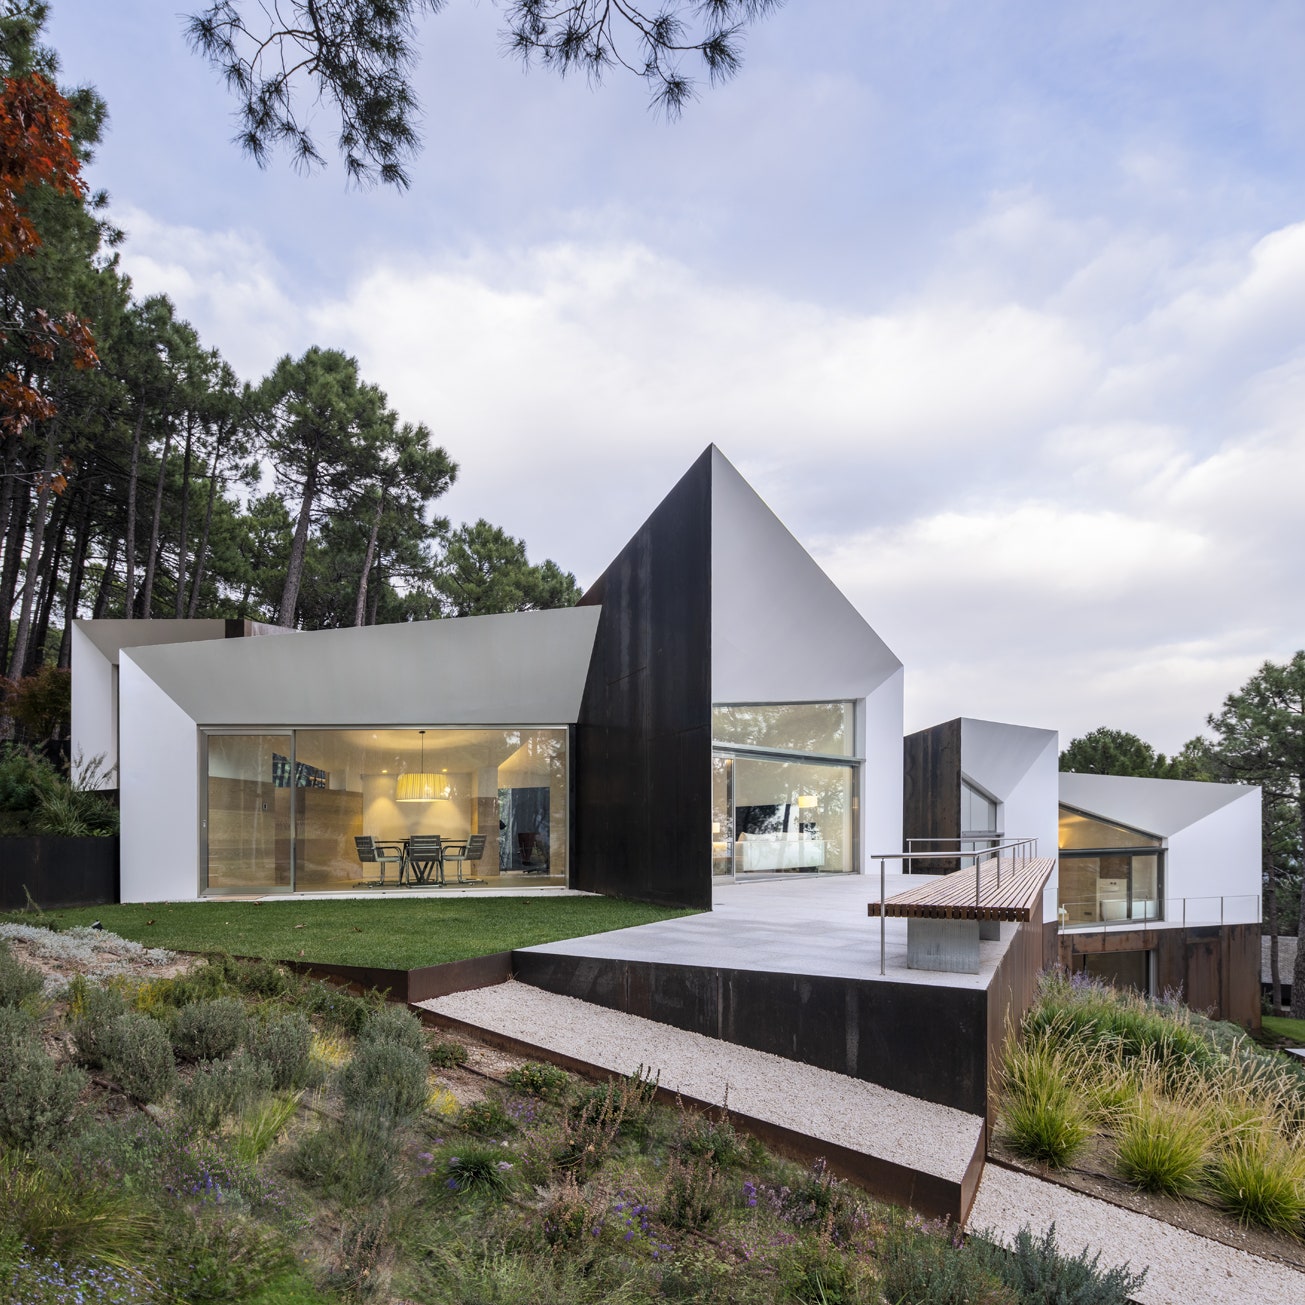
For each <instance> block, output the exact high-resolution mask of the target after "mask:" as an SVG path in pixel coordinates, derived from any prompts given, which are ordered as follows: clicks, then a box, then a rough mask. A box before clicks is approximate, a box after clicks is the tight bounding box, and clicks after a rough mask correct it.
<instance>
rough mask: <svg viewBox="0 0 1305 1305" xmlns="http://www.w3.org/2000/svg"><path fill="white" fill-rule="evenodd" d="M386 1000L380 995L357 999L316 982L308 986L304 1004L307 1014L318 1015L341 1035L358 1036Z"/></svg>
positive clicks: (327, 984) (375, 994)
mask: <svg viewBox="0 0 1305 1305" xmlns="http://www.w3.org/2000/svg"><path fill="white" fill-rule="evenodd" d="M383 1000H384V998H383V997H381V995H380V994H379V993H372V994H370V995H369V996H367V997H355V996H354V995H353V993H351V992H346V991H345V990H344V989H343V988H333V987H332V986H331V985H330V984H329V983H320V982H315V983H310V984H309V985H308V988H307V990H306V991H305V993H304V996H303V1001H302V1004H303V1008H304V1010H306V1011H307V1012H308V1014H310V1015H317V1016H319V1017H320V1018H321V1019H323V1020H325V1021H326V1023H328V1024H330V1025H331V1026H332V1027H333V1028H335V1029H338V1030H339V1031H340V1032H341V1033H348V1034H351V1035H352V1036H354V1037H357V1036H358V1035H359V1034H360V1033H361V1032H362V1031H363V1029H364V1028H365V1027H366V1025H367V1022H368V1021H369V1020H370V1019H371V1017H372V1014H373V1012H374V1011H375V1010H376V1008H377V1006H378V1005H379V1003H380V1002H382V1001H383Z"/></svg>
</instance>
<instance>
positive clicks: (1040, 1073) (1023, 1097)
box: [1002, 1040, 1092, 1168]
mask: <svg viewBox="0 0 1305 1305" xmlns="http://www.w3.org/2000/svg"><path fill="white" fill-rule="evenodd" d="M1002 1077H1003V1080H1004V1082H1003V1086H1004V1089H1005V1093H1004V1099H1003V1101H1002V1122H1003V1125H1004V1132H1005V1136H1006V1139H1007V1141H1008V1142H1009V1143H1010V1145H1011V1147H1012V1148H1013V1149H1014V1150H1015V1151H1017V1152H1018V1153H1019V1154H1020V1155H1022V1156H1026V1157H1027V1158H1029V1159H1031V1160H1041V1161H1043V1162H1045V1163H1046V1164H1049V1165H1051V1166H1053V1167H1055V1168H1059V1167H1061V1166H1064V1165H1067V1164H1069V1163H1070V1161H1072V1160H1073V1159H1074V1157H1075V1156H1076V1155H1077V1154H1078V1153H1079V1152H1080V1151H1081V1150H1082V1149H1083V1146H1084V1144H1085V1143H1086V1142H1087V1140H1088V1138H1089V1137H1090V1136H1091V1134H1092V1126H1091V1123H1090V1121H1089V1119H1088V1115H1087V1111H1086V1109H1085V1108H1084V1106H1083V1104H1082V1102H1081V1101H1080V1100H1079V1098H1078V1096H1077V1094H1076V1092H1075V1090H1074V1084H1075V1073H1074V1068H1073V1067H1072V1066H1071V1064H1070V1063H1069V1061H1068V1058H1067V1056H1066V1055H1065V1054H1064V1053H1063V1052H1062V1051H1060V1050H1058V1049H1056V1048H1054V1047H1051V1046H1049V1045H1047V1043H1046V1042H1043V1041H1041V1040H1037V1041H1033V1040H1030V1042H1028V1043H1026V1044H1025V1045H1023V1046H1018V1045H1015V1044H1012V1045H1011V1046H1009V1047H1008V1048H1007V1051H1006V1058H1005V1062H1004V1064H1003V1067H1002Z"/></svg>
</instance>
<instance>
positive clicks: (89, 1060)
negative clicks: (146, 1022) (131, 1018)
mask: <svg viewBox="0 0 1305 1305" xmlns="http://www.w3.org/2000/svg"><path fill="white" fill-rule="evenodd" d="M126 1011H127V1003H126V1002H125V1001H123V999H122V994H121V993H119V992H118V990H117V989H116V988H105V987H102V986H100V985H99V984H95V983H88V982H87V981H86V979H85V978H83V977H82V975H80V974H79V975H77V977H76V978H74V979H73V981H72V982H71V983H70V984H69V985H68V1017H69V1020H70V1024H71V1032H72V1040H73V1050H74V1053H75V1055H76V1057H77V1061H78V1063H79V1064H82V1065H85V1066H87V1068H89V1069H99V1068H100V1067H101V1066H102V1065H103V1064H104V1056H105V1038H106V1036H107V1033H108V1029H109V1026H110V1025H111V1024H112V1023H113V1021H114V1020H116V1019H117V1018H118V1016H119V1015H124V1014H126Z"/></svg>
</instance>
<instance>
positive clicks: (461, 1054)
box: [430, 1038, 467, 1069]
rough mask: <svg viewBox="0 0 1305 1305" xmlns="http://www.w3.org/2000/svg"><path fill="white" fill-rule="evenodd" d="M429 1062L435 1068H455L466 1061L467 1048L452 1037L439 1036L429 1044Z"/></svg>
mask: <svg viewBox="0 0 1305 1305" xmlns="http://www.w3.org/2000/svg"><path fill="white" fill-rule="evenodd" d="M430 1063H431V1064H432V1065H434V1066H435V1067H436V1069H456V1068H458V1066H460V1065H465V1064H466V1063H467V1049H466V1047H464V1046H463V1045H462V1043H460V1042H455V1041H454V1040H453V1039H452V1038H441V1039H440V1040H439V1041H438V1042H436V1043H434V1044H432V1046H431V1049H430Z"/></svg>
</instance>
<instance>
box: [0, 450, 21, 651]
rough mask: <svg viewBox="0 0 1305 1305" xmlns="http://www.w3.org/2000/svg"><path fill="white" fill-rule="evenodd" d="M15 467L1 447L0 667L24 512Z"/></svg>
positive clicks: (12, 598) (6, 643)
mask: <svg viewBox="0 0 1305 1305" xmlns="http://www.w3.org/2000/svg"><path fill="white" fill-rule="evenodd" d="M17 484H18V469H17V467H16V466H15V465H14V464H13V459H12V458H10V456H9V450H8V448H6V449H5V460H4V481H3V484H2V485H0V528H2V529H3V530H4V540H3V544H4V549H3V552H2V553H0V666H3V665H5V662H6V660H7V658H8V656H9V618H10V616H11V615H12V613H13V610H14V586H15V585H16V584H17V583H18V558H19V555H20V554H21V553H22V534H21V533H20V532H19V531H18V529H17V527H18V520H19V518H20V517H26V515H27V501H28V499H27V495H26V494H23V495H22V496H21V497H20V496H19V495H18V494H16V493H15V492H14V491H15V488H16V487H17Z"/></svg>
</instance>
